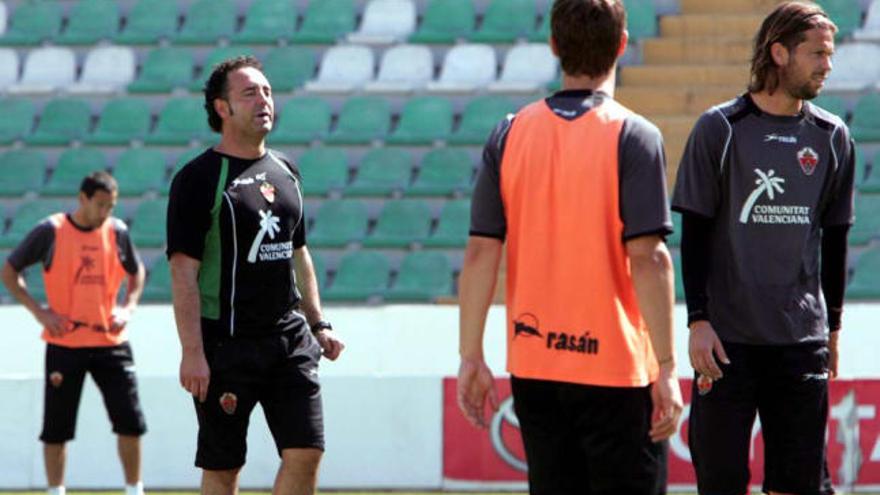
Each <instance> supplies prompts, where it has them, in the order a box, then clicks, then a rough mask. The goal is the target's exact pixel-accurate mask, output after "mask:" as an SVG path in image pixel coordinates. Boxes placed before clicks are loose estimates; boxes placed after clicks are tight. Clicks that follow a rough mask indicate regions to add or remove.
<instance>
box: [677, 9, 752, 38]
mask: <svg viewBox="0 0 880 495" xmlns="http://www.w3.org/2000/svg"><path fill="white" fill-rule="evenodd" d="M763 20H764V16H763V15H747V14H742V15H717V14H716V15H711V14H688V15H674V16H664V17H661V18H660V35H661V36H662V37H677V38H686V37H687V38H694V37H700V38H704V37H715V38H721V39H752V38H753V37H754V36H755V34H756V33H757V32H758V28H759V27H760V26H761V22H762V21H763Z"/></svg>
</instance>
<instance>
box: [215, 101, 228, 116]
mask: <svg viewBox="0 0 880 495" xmlns="http://www.w3.org/2000/svg"><path fill="white" fill-rule="evenodd" d="M214 111H215V112H217V115H219V116H220V118H221V119H225V118H227V117H229V114H230V112H229V102H228V101H226V100H224V99H223V98H214Z"/></svg>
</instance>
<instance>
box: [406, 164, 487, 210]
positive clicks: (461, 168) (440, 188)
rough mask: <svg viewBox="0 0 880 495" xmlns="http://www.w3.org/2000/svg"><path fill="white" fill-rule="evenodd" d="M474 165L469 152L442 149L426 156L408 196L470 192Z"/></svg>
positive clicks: (407, 192) (408, 190)
mask: <svg viewBox="0 0 880 495" xmlns="http://www.w3.org/2000/svg"><path fill="white" fill-rule="evenodd" d="M472 176H473V165H472V163H471V158H470V156H468V154H467V152H466V151H464V150H461V149H452V148H440V149H436V150H431V151H430V152H428V154H426V155H425V158H424V159H423V160H422V164H421V167H419V175H418V177H417V178H416V181H415V183H413V185H412V187H410V188H409V189H407V191H406V194H407V195H411V196H449V195H454V194H465V193H467V192H469V191H470V188H471V178H472ZM441 218H442V217H441Z"/></svg>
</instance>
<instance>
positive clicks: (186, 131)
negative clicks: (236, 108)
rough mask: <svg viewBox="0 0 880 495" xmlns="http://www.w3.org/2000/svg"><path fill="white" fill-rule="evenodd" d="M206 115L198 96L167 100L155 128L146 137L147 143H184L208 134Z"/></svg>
mask: <svg viewBox="0 0 880 495" xmlns="http://www.w3.org/2000/svg"><path fill="white" fill-rule="evenodd" d="M210 132H211V130H210V128H209V127H208V117H207V115H206V114H205V108H204V106H203V101H202V100H201V99H199V98H173V99H170V100H168V102H167V103H166V104H165V107H164V108H163V109H162V112H161V113H160V114H159V121H158V122H157V123H156V130H155V131H153V133H152V134H151V135H149V136H147V138H146V140H145V141H146V142H147V143H148V144H159V145H185V144H188V143H189V142H190V141H193V140H200V139H205V138H208V137H209V135H210Z"/></svg>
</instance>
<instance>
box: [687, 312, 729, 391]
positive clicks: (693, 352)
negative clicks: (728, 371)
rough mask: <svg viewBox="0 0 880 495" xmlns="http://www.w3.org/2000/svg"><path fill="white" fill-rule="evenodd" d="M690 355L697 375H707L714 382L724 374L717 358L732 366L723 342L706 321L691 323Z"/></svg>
mask: <svg viewBox="0 0 880 495" xmlns="http://www.w3.org/2000/svg"><path fill="white" fill-rule="evenodd" d="M688 354H689V355H690V358H691V366H692V367H693V368H694V370H696V372H697V373H699V374H701V375H705V376H707V377H709V378H711V379H713V380H718V379H720V378H721V377H722V376H724V374H723V373H722V372H721V368H719V367H718V363H717V362H716V361H715V356H716V355H717V356H718V359H719V360H720V361H721V362H722V363H724V364H730V359H728V358H727V353H726V352H724V346H722V345H721V340H719V339H718V335H716V334H715V329H713V328H712V324H711V323H709V322H708V321H706V320H700V321H695V322H693V323H691V335H690V338H689V339H688Z"/></svg>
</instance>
